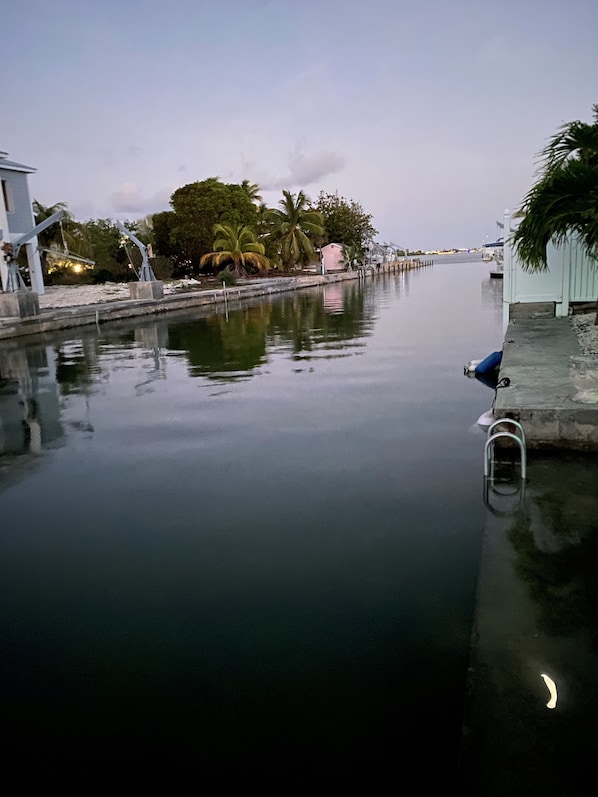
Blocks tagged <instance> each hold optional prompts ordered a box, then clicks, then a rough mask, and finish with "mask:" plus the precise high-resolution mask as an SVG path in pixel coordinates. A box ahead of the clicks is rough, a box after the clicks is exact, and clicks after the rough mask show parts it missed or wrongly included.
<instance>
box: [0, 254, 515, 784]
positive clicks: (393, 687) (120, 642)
mask: <svg viewBox="0 0 598 797" xmlns="http://www.w3.org/2000/svg"><path fill="white" fill-rule="evenodd" d="M481 268H482V266H481V264H479V263H476V262H465V263H461V264H459V263H455V262H454V261H452V262H449V263H447V264H442V265H438V266H437V267H435V268H433V269H426V270H422V271H421V272H412V273H410V274H402V275H397V276H384V277H380V278H376V279H375V280H371V279H370V280H367V281H366V282H365V283H362V282H358V281H355V282H352V283H348V284H344V285H343V286H342V294H341V293H340V291H339V290H338V286H333V287H334V288H335V289H336V290H335V292H334V293H333V299H334V301H332V299H331V298H330V291H329V288H326V289H325V290H313V291H304V292H296V293H294V294H292V295H287V296H281V297H279V298H277V299H275V300H274V301H271V302H270V301H265V300H263V301H262V300H260V301H255V302H254V303H252V304H251V305H249V306H246V307H245V306H243V307H240V308H237V309H235V308H234V307H231V308H229V312H228V319H227V318H226V317H225V315H223V314H219V315H213V316H209V317H193V316H192V315H188V314H187V315H183V316H176V317H175V316H172V317H168V318H164V319H160V320H159V321H153V320H152V321H148V322H147V323H143V324H140V325H138V327H137V328H133V327H131V326H127V325H122V326H117V327H113V328H106V329H102V330H101V333H100V335H99V336H98V335H97V333H96V331H95V330H90V331H89V332H88V333H85V334H84V335H81V337H79V333H77V336H74V335H73V334H72V333H71V334H70V335H68V336H67V335H65V336H62V337H57V338H56V339H53V341H52V342H51V343H48V344H47V345H45V346H43V347H40V346H26V347H25V346H16V347H12V348H11V349H10V351H7V350H4V349H0V374H1V375H2V385H1V389H0V408H1V410H0V411H1V417H2V430H3V435H4V436H3V438H2V439H3V440H4V441H6V442H5V443H3V451H4V453H3V455H2V458H1V460H0V462H1V468H2V470H1V471H0V474H1V478H2V487H3V492H2V500H3V514H4V517H5V518H9V519H10V522H9V523H8V524H7V525H6V526H5V529H4V532H3V535H2V538H1V539H2V550H1V551H0V554H1V556H0V561H1V562H2V565H1V567H2V572H1V574H0V575H1V576H2V578H1V579H0V581H1V583H2V592H3V597H4V599H5V601H6V605H7V606H8V607H9V610H8V612H7V613H6V614H5V616H4V618H3V625H4V628H3V630H4V632H5V638H7V639H8V640H9V646H8V649H9V650H10V655H9V657H8V660H7V662H6V671H5V678H4V682H3V685H4V688H5V690H6V692H7V699H8V704H7V705H8V712H9V716H10V719H11V722H12V723H13V727H14V733H13V742H12V743H13V745H14V747H15V749H19V748H20V747H22V746H24V745H25V744H26V745H28V746H29V748H30V749H33V750H35V749H37V748H40V749H41V748H44V749H46V748H47V746H48V745H49V746H50V748H51V749H52V750H54V752H55V753H56V754H57V755H60V750H61V749H63V748H64V746H65V745H66V746H68V747H69V749H73V748H74V749H76V750H77V751H78V753H80V754H81V755H90V756H91V757H93V755H94V753H93V752H91V751H94V750H95V751H96V754H97V755H99V756H101V755H104V754H106V755H113V756H118V755H123V756H124V755H127V756H129V757H130V756H133V757H134V756H136V755H147V754H148V752H151V751H160V752H163V753H169V752H173V751H175V750H179V751H180V750H182V751H186V752H189V751H190V750H193V751H195V754H197V755H199V756H200V758H201V761H202V763H203V765H205V766H209V765H210V764H216V763H219V762H220V763H221V762H223V761H226V762H228V763H229V764H230V763H231V762H232V764H233V765H235V764H237V765H239V766H240V765H242V764H243V763H247V762H248V761H252V762H253V763H254V764H256V765H259V764H260V762H261V763H264V764H265V763H266V762H270V763H271V761H272V759H273V758H275V759H276V760H277V761H278V762H286V763H287V764H288V765H289V766H292V765H293V763H294V762H296V761H297V758H298V757H302V759H303V760H304V761H305V760H308V761H311V762H313V763H314V765H315V762H317V763H318V764H322V765H323V766H324V767H325V768H329V769H334V767H335V766H336V765H342V766H344V767H347V766H348V767H353V768H354V769H355V771H356V773H357V774H360V773H361V774H363V773H364V772H369V773H370V776H371V771H372V770H371V767H372V766H373V767H375V769H376V772H377V773H379V776H380V778H383V777H386V776H388V774H393V773H394V774H398V773H401V772H402V773H404V772H405V771H406V770H409V769H410V768H412V767H415V766H417V765H421V764H422V762H424V761H427V760H428V756H429V755H433V756H434V758H435V760H436V761H437V762H440V764H441V766H440V769H442V767H447V768H448V769H447V771H449V772H450V768H451V767H452V765H453V762H454V760H455V758H456V750H457V746H458V739H459V730H460V713H461V705H462V700H463V689H464V683H465V671H466V663H467V647H468V641H469V633H470V627H471V618H472V612H473V601H474V590H475V583H476V575H477V565H478V555H479V544H480V534H481V528H482V524H483V507H482V505H481V502H480V501H479V479H480V476H481V472H482V471H481V468H482V443H481V441H480V440H479V439H477V438H474V437H473V436H471V435H469V434H467V429H468V428H469V427H470V426H471V424H472V423H473V422H474V421H475V419H476V418H477V417H478V416H479V415H480V414H481V412H483V411H484V410H486V409H487V408H488V405H489V401H490V400H491V397H492V393H491V391H489V390H488V389H487V388H485V387H484V386H482V385H479V384H472V383H471V381H470V380H466V379H464V378H463V375H462V366H463V363H464V362H466V361H468V360H469V359H472V358H474V357H476V356H478V354H479V353H480V352H481V353H482V355H483V354H485V353H488V352H489V351H491V350H494V349H495V348H497V347H499V345H500V341H501V337H502V335H501V330H500V318H499V314H497V311H496V306H497V304H496V303H495V302H493V301H492V298H491V294H488V293H487V292H484V291H483V290H482V289H481V285H482V282H483V279H484V273H483V271H482V270H481ZM489 297H490V298H489ZM496 302H497V303H499V297H498V296H497V297H496ZM9 356H10V357H13V358H16V359H15V361H16V362H17V363H18V367H16V366H15V367H14V368H13V370H12V371H9V370H7V365H6V363H7V362H8V360H7V358H9ZM19 369H20V370H19ZM23 396H25V397H26V400H27V401H29V402H33V403H34V404H35V406H36V410H35V411H36V418H37V419H38V421H39V423H40V424H41V426H40V428H41V450H40V451H38V452H34V451H33V450H32V448H31V430H30V431H29V432H28V431H27V424H28V420H27V417H26V415H25V411H24V408H23V406H22V405H21V404H20V403H19V401H20V400H21V398H20V397H23ZM23 461H27V462H30V463H32V467H21V464H19V463H22V462H23ZM33 497H34V498H35V500H32V498H33ZM42 665H43V666H42ZM40 668H42V675H41V676H40V674H39V673H40ZM34 682H35V694H36V699H35V701H34V702H31V701H30V699H29V697H28V695H29V694H30V690H31V688H32V684H33V683H34ZM65 695H66V696H67V698H65ZM415 724H417V725H419V726H421V725H422V724H423V725H424V726H425V727H426V728H427V730H426V741H425V743H424V744H422V743H421V741H419V740H418V739H416V738H414V735H413V733H412V731H411V729H412V728H413V727H414V725H415ZM31 726H33V727H34V729H35V730H34V731H33V732H31V730H30V728H31ZM165 727H167V728H168V732H167V733H166V732H165ZM26 729H27V733H26ZM197 750H201V751H202V752H201V753H199V754H198V753H197ZM306 766H307V764H306ZM376 777H378V775H376Z"/></svg>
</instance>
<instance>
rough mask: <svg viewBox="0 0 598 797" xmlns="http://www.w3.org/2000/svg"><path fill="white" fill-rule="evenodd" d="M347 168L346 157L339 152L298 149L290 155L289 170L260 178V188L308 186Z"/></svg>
mask: <svg viewBox="0 0 598 797" xmlns="http://www.w3.org/2000/svg"><path fill="white" fill-rule="evenodd" d="M344 168H345V158H344V157H343V156H342V155H339V154H338V153H337V152H327V151H321V152H316V153H314V154H313V155H306V154H305V153H303V152H301V151H299V150H296V151H295V152H294V153H292V154H291V155H290V156H289V161H288V172H287V173H286V174H284V175H281V176H278V177H270V178H264V179H262V180H260V183H259V184H260V188H262V189H263V190H264V191H274V190H277V189H281V188H294V187H295V186H300V187H304V186H308V185H311V184H312V183H315V182H318V181H319V180H321V179H322V178H324V177H326V176H327V175H329V174H336V173H337V172H340V171H342V170H343V169H344Z"/></svg>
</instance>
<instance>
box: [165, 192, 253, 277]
mask: <svg viewBox="0 0 598 797" xmlns="http://www.w3.org/2000/svg"><path fill="white" fill-rule="evenodd" d="M170 204H171V205H172V208H173V211H174V217H173V218H172V220H171V222H170V223H171V227H170V231H169V239H170V244H171V245H172V246H173V248H174V256H175V257H176V259H177V261H178V262H179V263H185V264H188V265H190V266H191V268H198V267H199V261H200V259H201V257H202V255H205V254H207V253H208V252H211V251H213V244H214V226H215V225H216V224H229V225H235V224H236V225H246V226H249V227H253V226H255V223H256V218H257V211H256V208H255V205H254V204H253V201H252V198H251V196H250V193H249V192H248V191H247V190H246V189H245V188H243V186H241V185H235V184H234V183H230V184H228V183H222V182H220V180H219V179H218V178H217V177H210V178H208V179H207V180H203V181H202V182H196V183H189V185H184V186H183V187H182V188H178V189H177V190H176V191H175V192H174V193H173V195H172V197H171V199H170ZM160 254H164V253H163V252H162V251H160Z"/></svg>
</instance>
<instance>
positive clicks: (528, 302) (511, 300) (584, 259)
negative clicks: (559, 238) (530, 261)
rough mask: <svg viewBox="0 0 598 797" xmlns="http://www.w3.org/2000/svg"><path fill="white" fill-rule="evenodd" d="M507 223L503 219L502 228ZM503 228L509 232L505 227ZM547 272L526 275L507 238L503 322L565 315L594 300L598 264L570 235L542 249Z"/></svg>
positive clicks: (596, 289) (507, 221) (596, 288)
mask: <svg viewBox="0 0 598 797" xmlns="http://www.w3.org/2000/svg"><path fill="white" fill-rule="evenodd" d="M508 223H509V218H508V216H505V225H507V224H508ZM505 229H509V227H508V226H505ZM546 258H547V262H548V270H547V271H543V272H533V273H528V272H526V271H525V269H524V268H523V264H522V263H521V261H520V260H519V258H518V257H517V253H516V252H515V251H514V250H513V247H512V246H511V243H510V239H509V237H508V236H507V237H506V240H505V245H504V279H503V308H504V311H503V321H504V326H505V328H506V325H507V324H508V322H509V320H510V319H511V318H514V317H517V316H519V317H522V316H527V317H531V316H539V315H546V316H566V315H568V314H569V308H570V306H571V304H576V303H577V304H579V303H585V302H594V301H596V298H597V297H598V263H596V261H594V260H592V259H590V258H589V257H588V256H587V255H586V254H585V252H584V251H583V249H582V247H581V245H580V243H579V241H577V240H576V239H575V237H574V236H572V237H571V238H569V239H568V240H567V241H565V242H564V243H563V244H561V245H560V246H555V245H554V244H553V243H549V244H548V246H547V248H546Z"/></svg>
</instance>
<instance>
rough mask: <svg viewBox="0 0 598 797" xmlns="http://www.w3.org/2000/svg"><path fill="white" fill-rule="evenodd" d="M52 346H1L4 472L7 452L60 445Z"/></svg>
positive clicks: (32, 451)
mask: <svg viewBox="0 0 598 797" xmlns="http://www.w3.org/2000/svg"><path fill="white" fill-rule="evenodd" d="M54 365H55V364H54V360H53V357H52V352H51V349H50V351H48V349H46V348H45V347H43V346H39V347H35V348H27V349H20V348H18V347H17V346H16V345H6V346H4V347H3V348H2V349H0V458H1V460H0V461H1V462H2V471H3V473H6V470H7V467H8V464H9V461H10V459H9V457H10V455H13V456H15V455H38V454H40V453H41V451H42V448H47V447H49V446H52V445H57V444H59V442H60V440H61V438H62V436H63V428H62V425H61V423H60V418H59V416H60V409H59V396H58V389H57V377H56V371H55V368H54Z"/></svg>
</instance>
